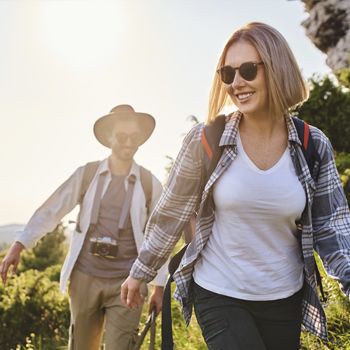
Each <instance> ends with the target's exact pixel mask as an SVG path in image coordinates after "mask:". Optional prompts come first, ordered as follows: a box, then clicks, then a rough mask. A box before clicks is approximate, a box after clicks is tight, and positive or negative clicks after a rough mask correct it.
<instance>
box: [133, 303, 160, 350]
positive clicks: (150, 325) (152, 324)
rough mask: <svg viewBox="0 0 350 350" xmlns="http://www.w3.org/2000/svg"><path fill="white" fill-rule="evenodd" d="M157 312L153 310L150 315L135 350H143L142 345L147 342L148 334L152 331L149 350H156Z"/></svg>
mask: <svg viewBox="0 0 350 350" xmlns="http://www.w3.org/2000/svg"><path fill="white" fill-rule="evenodd" d="M156 317H157V316H156V310H155V308H153V309H152V311H151V313H150V314H149V315H148V318H147V321H146V323H145V326H144V327H143V330H142V332H141V333H140V334H139V336H138V338H137V341H136V344H135V346H134V348H133V350H139V349H141V346H142V343H143V341H144V340H145V337H146V335H147V332H148V331H149V330H150V344H149V348H148V349H149V350H155V341H156Z"/></svg>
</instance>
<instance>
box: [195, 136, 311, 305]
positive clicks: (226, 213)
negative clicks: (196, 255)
mask: <svg viewBox="0 0 350 350" xmlns="http://www.w3.org/2000/svg"><path fill="white" fill-rule="evenodd" d="M237 150H238V155H237V157H236V159H235V160H234V162H232V164H231V165H230V167H229V168H228V169H227V170H226V171H225V173H224V174H223V175H222V176H221V177H220V178H219V179H218V181H217V182H216V184H215V185H214V192H213V195H214V202H215V206H216V209H215V222H214V225H213V231H212V234H211V235H210V237H209V240H208V242H207V244H206V246H205V247H204V249H203V251H202V253H201V258H200V259H199V260H198V262H197V263H196V265H195V269H194V274H193V276H194V280H195V282H196V283H197V284H199V285H200V286H202V287H203V288H205V289H208V290H210V291H213V292H215V293H219V294H222V295H227V296H231V297H235V298H239V299H244V300H275V299H281V298H286V297H288V296H290V295H292V294H294V293H295V292H297V291H298V290H300V288H301V287H302V285H303V263H302V257H301V248H300V245H299V242H298V239H297V232H296V231H297V230H296V224H295V221H296V220H297V219H299V218H300V216H301V213H302V211H303V209H304V207H305V203H306V198H305V193H304V190H303V187H302V185H301V184H300V182H299V180H298V178H297V175H296V173H295V169H294V166H293V163H292V159H291V156H290V152H289V149H288V148H287V149H286V151H285V152H284V153H283V155H282V157H281V158H280V159H279V161H278V162H277V163H276V164H275V165H274V166H273V167H272V168H270V169H268V170H261V169H259V168H257V166H256V165H255V164H254V163H253V162H252V161H251V160H250V159H249V157H248V156H247V154H246V153H245V152H244V149H243V146H242V143H241V140H240V138H239V135H238V137H237Z"/></svg>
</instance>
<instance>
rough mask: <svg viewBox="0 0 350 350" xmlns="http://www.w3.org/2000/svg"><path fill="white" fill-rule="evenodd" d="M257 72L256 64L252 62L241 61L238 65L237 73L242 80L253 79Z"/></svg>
mask: <svg viewBox="0 0 350 350" xmlns="http://www.w3.org/2000/svg"><path fill="white" fill-rule="evenodd" d="M257 72H258V66H257V64H255V63H253V62H246V63H243V64H242V65H241V66H240V67H239V74H240V75H241V77H242V78H243V79H244V80H248V81H252V80H254V79H255V77H256V74H257Z"/></svg>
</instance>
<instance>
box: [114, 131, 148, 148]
mask: <svg viewBox="0 0 350 350" xmlns="http://www.w3.org/2000/svg"><path fill="white" fill-rule="evenodd" d="M114 136H115V138H116V139H117V141H118V143H119V144H120V145H125V144H126V143H127V141H128V139H129V140H130V141H131V143H132V144H133V145H139V144H141V142H142V136H141V134H139V133H134V134H126V133H124V132H117V133H115V134H114Z"/></svg>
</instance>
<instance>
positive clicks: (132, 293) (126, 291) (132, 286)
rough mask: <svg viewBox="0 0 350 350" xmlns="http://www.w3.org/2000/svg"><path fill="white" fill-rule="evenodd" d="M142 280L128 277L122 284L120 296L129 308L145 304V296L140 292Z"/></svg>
mask: <svg viewBox="0 0 350 350" xmlns="http://www.w3.org/2000/svg"><path fill="white" fill-rule="evenodd" d="M141 283H142V280H137V279H135V278H133V277H130V276H129V277H128V278H127V279H126V280H125V281H124V283H123V284H122V287H121V291H120V298H121V301H122V303H123V304H124V305H125V306H126V307H128V308H129V309H134V308H136V307H138V306H141V305H142V304H143V300H144V296H143V295H141V293H140V286H141Z"/></svg>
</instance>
